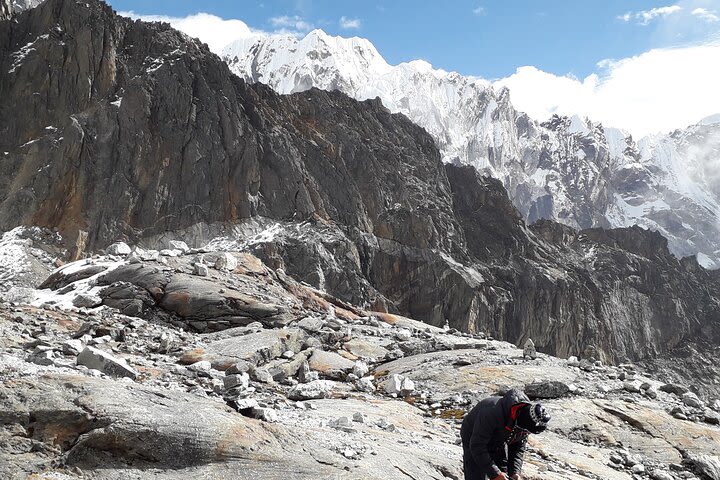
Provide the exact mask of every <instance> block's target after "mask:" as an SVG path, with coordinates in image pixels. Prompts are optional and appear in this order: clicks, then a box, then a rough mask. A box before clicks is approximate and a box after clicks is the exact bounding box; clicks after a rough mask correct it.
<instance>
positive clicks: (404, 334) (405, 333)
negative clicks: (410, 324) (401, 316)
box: [395, 328, 412, 342]
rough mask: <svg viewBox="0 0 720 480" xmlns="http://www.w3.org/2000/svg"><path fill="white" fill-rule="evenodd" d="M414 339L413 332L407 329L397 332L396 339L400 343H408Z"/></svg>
mask: <svg viewBox="0 0 720 480" xmlns="http://www.w3.org/2000/svg"><path fill="white" fill-rule="evenodd" d="M411 338H412V332H411V331H410V330H408V329H407V328H401V329H399V330H397V331H396V332H395V339H396V340H398V341H399V342H407V341H408V340H410V339H411Z"/></svg>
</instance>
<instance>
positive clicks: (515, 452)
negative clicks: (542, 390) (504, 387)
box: [460, 390, 528, 480]
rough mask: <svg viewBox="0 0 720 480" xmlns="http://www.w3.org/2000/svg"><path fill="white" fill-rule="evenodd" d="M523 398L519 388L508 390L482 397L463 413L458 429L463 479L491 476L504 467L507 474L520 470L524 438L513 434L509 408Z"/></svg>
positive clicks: (525, 440) (471, 479) (482, 478)
mask: <svg viewBox="0 0 720 480" xmlns="http://www.w3.org/2000/svg"><path fill="white" fill-rule="evenodd" d="M527 401H528V399H527V397H526V396H525V395H524V394H523V393H522V392H520V391H518V390H510V391H509V392H507V393H506V394H505V395H504V396H502V397H490V398H486V399H485V400H482V401H481V402H480V403H478V404H477V405H475V407H474V408H473V409H472V410H470V412H468V414H467V415H465V419H464V420H463V423H462V427H461V429H460V436H461V438H462V443H463V464H464V467H465V480H484V479H485V478H486V476H487V477H488V478H493V477H495V476H497V475H499V474H500V472H501V471H503V470H504V469H505V467H507V471H506V472H505V473H507V474H508V475H513V474H516V473H518V474H519V473H520V471H521V469H522V464H523V455H524V453H525V446H526V444H527V438H526V437H525V436H522V435H521V436H519V437H518V436H517V435H513V432H512V427H513V423H514V422H513V420H512V419H511V418H510V409H511V407H512V406H513V405H515V404H517V403H521V402H527ZM506 427H507V428H506Z"/></svg>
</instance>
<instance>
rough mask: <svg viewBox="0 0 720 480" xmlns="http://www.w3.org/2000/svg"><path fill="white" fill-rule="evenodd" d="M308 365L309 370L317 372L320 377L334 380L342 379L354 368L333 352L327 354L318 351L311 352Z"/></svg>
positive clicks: (353, 364) (349, 362) (350, 362)
mask: <svg viewBox="0 0 720 480" xmlns="http://www.w3.org/2000/svg"><path fill="white" fill-rule="evenodd" d="M308 363H309V365H310V368H311V369H312V370H315V371H316V372H319V373H320V375H322V376H324V377H327V378H332V379H336V380H342V379H344V378H345V375H347V373H348V372H351V371H352V370H353V368H354V367H355V363H354V362H352V361H350V360H348V359H347V358H345V357H343V356H341V355H338V354H337V353H335V352H327V351H325V350H319V349H316V350H314V351H313V353H312V355H310V358H309V359H308Z"/></svg>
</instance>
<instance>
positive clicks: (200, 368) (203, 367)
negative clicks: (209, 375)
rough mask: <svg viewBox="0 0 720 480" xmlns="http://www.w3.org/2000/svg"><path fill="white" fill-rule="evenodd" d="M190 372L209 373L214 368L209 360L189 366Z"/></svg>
mask: <svg viewBox="0 0 720 480" xmlns="http://www.w3.org/2000/svg"><path fill="white" fill-rule="evenodd" d="M187 368H188V370H192V371H193V372H208V371H210V369H211V368H212V363H210V361H209V360H201V361H199V362H195V363H193V364H191V365H188V366H187Z"/></svg>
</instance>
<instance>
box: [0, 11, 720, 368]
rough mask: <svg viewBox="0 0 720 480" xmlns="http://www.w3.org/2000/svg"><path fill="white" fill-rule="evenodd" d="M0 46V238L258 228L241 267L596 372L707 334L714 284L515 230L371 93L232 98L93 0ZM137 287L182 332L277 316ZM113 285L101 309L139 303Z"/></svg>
mask: <svg viewBox="0 0 720 480" xmlns="http://www.w3.org/2000/svg"><path fill="white" fill-rule="evenodd" d="M0 45H2V47H0V71H2V72H8V73H3V75H2V77H0V98H3V102H2V103H0V155H1V156H0V229H9V228H12V227H14V226H15V225H18V224H34V225H39V226H45V227H50V228H57V229H59V230H60V231H61V232H63V233H64V234H65V235H66V237H67V238H72V239H74V238H76V237H77V236H78V232H79V231H83V232H87V242H86V244H87V246H88V248H90V249H92V248H99V247H104V246H106V245H107V244H109V243H111V242H112V241H115V240H118V239H128V240H131V241H138V240H141V239H143V238H151V237H157V236H158V235H161V234H163V233H164V232H167V231H176V230H181V229H193V228H195V229H196V231H202V230H203V228H204V227H196V226H198V225H210V224H212V225H216V224H218V223H224V224H225V225H236V224H238V223H242V222H244V221H246V220H247V219H250V218H257V217H264V218H269V219H273V220H274V221H277V222H278V223H279V224H281V229H283V234H282V235H276V236H275V237H273V239H271V240H268V241H265V242H262V243H258V244H257V245H256V246H255V247H254V248H255V252H254V253H256V255H258V256H259V257H261V258H262V259H263V260H264V261H265V262H266V263H267V264H268V265H270V266H272V267H273V268H281V267H282V268H283V269H284V270H285V271H286V272H288V273H289V274H291V275H293V276H295V277H296V278H300V279H302V280H303V281H306V282H307V283H309V284H311V285H313V286H317V287H322V288H323V289H324V290H326V291H327V292H329V293H331V294H333V295H335V296H336V297H338V298H339V299H340V300H342V301H346V302H349V303H352V304H357V305H360V306H362V307H364V308H369V309H378V310H386V311H390V312H399V313H403V314H405V315H409V316H412V317H415V318H417V319H421V320H423V321H426V322H428V323H431V324H434V325H442V324H443V323H444V322H445V320H446V319H447V320H448V321H449V322H450V324H451V325H452V326H454V327H456V328H460V329H463V330H466V331H485V332H488V333H490V334H492V335H495V336H498V337H501V338H505V339H508V340H511V341H514V342H522V341H524V340H525V339H526V338H528V337H532V338H533V340H534V341H535V342H536V345H537V346H538V347H539V349H540V350H541V351H546V352H551V353H556V354H559V355H570V354H578V353H581V352H583V351H585V349H586V348H587V347H589V346H593V347H595V348H596V349H597V351H598V352H600V354H601V356H602V357H603V358H602V359H603V360H609V361H612V360H622V359H634V358H641V357H646V356H651V355H656V354H658V353H663V352H667V351H669V350H670V349H672V348H673V347H675V346H677V345H678V344H679V343H680V342H682V341H686V340H693V339H695V338H697V337H700V336H702V337H704V338H709V339H715V340H717V339H718V338H720V326H719V325H720V313H719V311H720V308H719V307H718V294H717V292H718V291H720V289H718V286H719V284H720V282H719V280H718V274H713V273H709V272H707V271H705V270H703V269H701V268H700V267H699V266H698V265H697V263H696V262H694V261H691V260H683V261H678V260H677V259H676V258H674V257H673V256H671V255H670V253H669V252H668V250H667V244H666V242H664V241H663V239H662V237H659V236H658V235H656V234H652V233H648V232H647V231H644V230H642V229H639V228H628V229H618V230H602V229H592V230H585V231H580V232H577V231H575V230H572V229H570V228H568V227H563V226H560V225H558V224H555V223H553V222H546V221H544V222H541V223H538V224H535V225H533V226H530V227H528V226H526V225H525V223H524V222H523V220H522V216H521V215H520V214H519V213H518V212H517V210H516V209H515V208H514V207H513V206H512V204H511V202H510V200H509V199H508V196H507V193H506V191H505V189H504V188H503V187H502V185H501V184H500V183H499V182H498V181H495V180H492V179H487V178H484V177H482V176H480V175H478V174H477V173H476V172H475V171H474V170H472V169H470V168H461V167H455V166H452V165H447V166H445V165H443V164H442V163H441V161H440V156H439V153H438V151H437V148H436V147H435V145H434V143H433V141H432V139H431V138H430V136H429V135H428V134H427V133H426V132H425V131H424V130H422V129H421V128H419V127H417V126H415V125H414V124H412V123H411V122H410V121H408V120H407V119H406V118H405V117H403V116H402V115H392V114H390V113H389V112H388V111H387V110H386V109H385V108H384V107H383V106H382V105H381V104H380V103H379V102H378V101H365V102H356V101H354V100H352V99H350V98H348V97H346V96H345V95H343V94H341V93H338V92H323V91H319V90H309V91H307V92H303V93H299V94H295V95H290V96H280V95H277V94H276V93H274V92H273V91H272V90H270V89H269V88H268V87H264V86H262V85H252V86H248V85H246V84H245V83H244V82H243V81H242V80H240V79H238V78H237V77H235V76H233V75H232V74H231V73H230V72H229V70H228V68H227V67H226V65H225V64H224V63H223V62H222V61H221V60H220V59H219V58H218V57H217V56H215V55H213V54H211V53H210V52H209V51H208V50H207V48H206V47H205V46H203V45H201V44H199V43H198V42H197V41H192V40H190V39H188V38H187V37H186V36H184V35H182V34H180V33H178V32H176V31H174V30H172V29H171V28H170V27H169V26H167V25H162V24H146V23H142V22H133V21H131V20H129V19H126V18H120V17H117V16H115V15H114V13H113V11H112V10H111V9H110V8H109V7H108V6H106V5H104V4H102V3H100V2H97V1H90V2H89V3H88V4H87V6H86V4H85V3H80V4H78V3H76V2H74V1H70V0H48V1H47V2H45V3H44V4H42V5H41V6H39V7H38V8H36V9H34V10H32V11H29V12H26V13H24V14H23V15H20V16H19V17H18V20H17V22H3V23H0ZM5 152H7V153H5ZM548 161H552V159H551V158H548ZM598 189H600V190H602V186H598ZM197 239H198V238H197V237H196V240H197ZM204 240H205V241H207V240H209V239H208V238H205V239H204ZM120 273H122V274H123V275H124V277H123V278H118V279H116V280H117V282H130V283H132V284H133V285H141V286H142V281H143V280H142V279H140V278H136V277H137V275H135V273H133V272H130V271H128V270H122V271H120V270H119V271H118V275H119V274H120ZM129 277H132V279H129ZM148 281H152V282H156V283H158V284H159V285H161V289H162V292H163V295H164V297H163V300H162V301H165V302H166V305H165V308H167V309H168V310H171V311H174V312H175V313H177V314H178V315H181V316H182V315H183V314H182V312H185V311H187V312H191V313H190V314H188V315H187V317H188V319H189V320H192V321H195V320H197V321H204V320H203V318H204V317H208V316H213V315H215V314H218V312H219V315H220V316H222V317H223V318H225V317H226V319H227V321H228V325H237V324H243V323H245V322H246V321H248V320H249V319H257V318H275V319H277V318H279V317H280V316H281V315H282V312H280V311H273V312H266V313H267V315H265V314H262V315H261V314H260V313H258V312H247V311H246V310H243V308H241V307H242V306H243V302H242V301H238V300H237V299H234V298H230V296H227V295H226V296H218V297H217V298H216V299H215V300H216V301H215V300H213V302H211V303H203V302H205V301H206V299H207V298H209V296H212V295H214V293H213V292H205V291H203V289H202V288H201V287H202V281H201V280H197V279H193V280H192V282H190V283H192V285H190V283H188V282H189V281H188V280H187V279H183V280H182V282H181V283H182V284H181V285H173V284H171V283H163V282H167V280H166V279H165V278H155V277H152V278H149V279H148ZM117 282H116V283H117ZM183 282H184V283H183ZM112 283H113V282H111V281H110V280H108V284H111V285H112ZM143 288H146V287H144V286H143ZM133 291H134V290H132V288H130V287H128V286H127V285H125V286H123V284H122V283H119V284H117V285H115V286H114V287H113V289H111V290H109V292H110V293H111V294H112V295H113V296H111V297H108V298H106V299H105V300H104V301H106V302H109V301H114V302H117V305H119V306H120V307H121V308H123V309H125V308H130V309H131V310H133V311H135V310H138V309H139V310H142V309H143V308H146V306H147V304H149V303H152V302H153V301H159V297H158V298H155V299H150V298H149V297H148V298H146V299H143V298H140V299H131V298H129V297H132V296H133ZM193 291H197V292H202V295H201V297H202V298H199V299H196V298H194V297H192V295H188V293H192V292H193ZM211 294H212V295H211ZM213 298H215V297H213ZM134 300H138V301H134ZM123 302H125V303H123ZM133 302H134V303H133ZM186 309H187V310H186ZM233 322H234V323H233Z"/></svg>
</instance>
